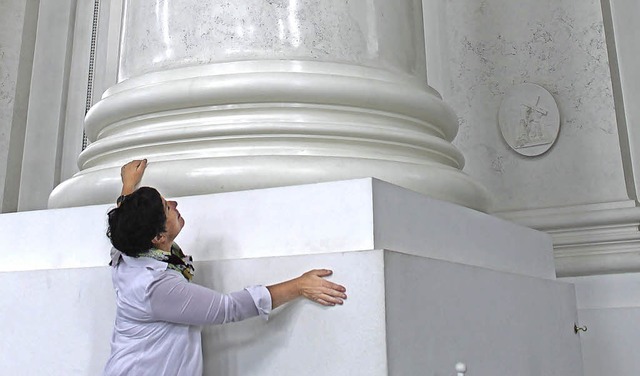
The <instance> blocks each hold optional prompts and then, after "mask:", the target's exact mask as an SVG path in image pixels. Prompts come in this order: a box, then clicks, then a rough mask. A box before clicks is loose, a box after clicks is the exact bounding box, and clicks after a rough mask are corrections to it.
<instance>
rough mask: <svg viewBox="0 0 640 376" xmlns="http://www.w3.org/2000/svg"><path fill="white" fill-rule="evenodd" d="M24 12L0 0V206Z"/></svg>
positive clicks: (18, 2)
mask: <svg viewBox="0 0 640 376" xmlns="http://www.w3.org/2000/svg"><path fill="white" fill-rule="evenodd" d="M24 11H25V4H24V1H22V0H0V204H1V203H2V199H3V195H4V182H5V179H6V170H7V161H8V153H9V138H10V136H11V123H12V119H13V109H14V99H15V91H16V81H17V78H18V63H19V60H20V45H21V42H22V38H21V37H22V25H23V22H24Z"/></svg>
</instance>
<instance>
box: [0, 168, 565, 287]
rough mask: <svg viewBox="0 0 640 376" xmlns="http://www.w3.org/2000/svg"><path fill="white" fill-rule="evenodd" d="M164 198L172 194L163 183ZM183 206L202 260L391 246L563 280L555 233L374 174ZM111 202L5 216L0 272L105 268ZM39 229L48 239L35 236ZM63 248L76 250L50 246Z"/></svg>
mask: <svg viewBox="0 0 640 376" xmlns="http://www.w3.org/2000/svg"><path fill="white" fill-rule="evenodd" d="M114 179H116V178H114ZM116 180H117V179H116ZM156 182H158V183H161V178H160V177H155V178H154V175H153V174H147V175H145V177H144V179H143V181H142V185H150V186H156V184H155V183H156ZM160 192H161V193H163V194H165V195H166V196H167V197H171V196H172V195H171V194H167V193H166V192H165V191H164V190H163V189H162V187H161V186H160ZM117 195H118V191H117V190H114V191H112V192H111V197H116V196H117ZM177 201H178V203H179V210H180V212H181V213H182V215H183V217H184V218H185V220H186V222H187V225H186V227H185V229H184V230H183V231H182V233H181V234H180V237H179V238H178V239H177V241H178V243H179V244H180V245H181V246H182V247H183V248H184V249H188V250H189V252H191V253H192V254H193V255H194V257H195V258H196V259H197V260H220V259H237V258H252V257H264V256H287V255H295V254H300V253H304V254H315V253H325V252H345V251H349V250H366V249H374V248H376V249H382V248H384V249H390V250H395V251H401V252H407V253H411V254H416V255H420V256H425V257H432V258H437V259H442V260H448V261H452V262H460V263H465V264H470V265H476V266H480V267H484V268H488V269H494V270H500V271H507V272H513V273H519V274H524V275H529V276H535V277H539V278H547V279H553V278H555V269H554V263H553V253H552V247H551V238H550V237H549V236H548V235H546V234H544V233H541V232H538V231H534V230H531V229H528V228H525V227H522V226H518V225H515V224H513V223H510V222H507V221H503V220H501V219H498V218H496V217H493V216H490V215H487V214H484V213H481V212H478V211H475V210H471V209H468V208H464V207H461V206H457V205H453V204H450V203H447V202H442V201H438V200H434V199H432V198H429V197H425V196H423V195H420V194H418V193H415V192H412V191H409V190H407V189H404V188H400V187H397V186H393V185H391V184H388V183H385V182H382V181H377V180H374V179H370V178H367V179H357V180H348V181H339V182H329V183H320V184H308V185H301V186H291V187H281V188H271V189H261V190H249V191H242V192H230V193H221V194H209V195H202V196H191V197H181V198H179V199H178V200H177ZM112 206H113V205H102V206H88V207H80V208H69V209H56V210H46V211H39V212H33V213H15V214H8V215H2V216H0V227H1V228H3V229H6V230H7V231H3V232H2V233H1V234H0V242H4V243H5V244H12V245H13V248H14V250H15V251H14V252H11V253H9V254H7V255H6V257H8V259H7V262H5V263H3V264H0V270H5V271H11V270H32V269H46V268H65V267H67V268H68V267H92V266H100V265H104V264H105V263H106V262H108V254H107V252H106V251H105V250H106V249H108V248H109V245H108V241H107V239H106V237H105V236H104V233H105V230H106V223H105V222H106V213H107V211H108V210H109V208H110V207H112ZM59 229H73V230H72V231H73V232H74V234H77V235H74V236H72V237H69V234H68V233H67V232H66V231H60V230H59ZM32 233H38V234H41V235H42V234H47V236H38V237H35V238H33V237H32V236H30V234H32ZM487 234H492V236H488V235H487ZM59 242H63V243H65V244H67V245H68V247H65V248H61V249H59V248H55V249H48V245H49V244H51V243H59ZM2 268H4V269H2ZM16 268H17V269H16Z"/></svg>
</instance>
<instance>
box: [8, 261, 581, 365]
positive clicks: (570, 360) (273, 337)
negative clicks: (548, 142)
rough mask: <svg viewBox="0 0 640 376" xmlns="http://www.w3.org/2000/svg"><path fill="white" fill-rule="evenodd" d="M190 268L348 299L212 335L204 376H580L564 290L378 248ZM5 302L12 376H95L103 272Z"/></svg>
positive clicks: (54, 278) (14, 292) (102, 347)
mask: <svg viewBox="0 0 640 376" xmlns="http://www.w3.org/2000/svg"><path fill="white" fill-rule="evenodd" d="M195 267H196V281H197V282H198V283H200V284H203V285H205V286H210V287H213V288H216V289H219V290H222V291H227V292H229V291H234V290H237V289H240V288H242V287H244V286H247V285H253V284H257V283H264V284H272V283H276V282H279V281H281V280H283V279H287V278H292V277H295V276H297V275H299V274H300V273H301V272H303V271H306V270H308V269H311V268H317V267H325V268H330V269H332V270H333V271H334V275H333V276H332V277H331V280H333V281H336V282H339V283H341V284H344V285H345V286H346V287H347V289H348V299H347V300H346V302H345V304H344V305H343V306H338V307H332V308H324V307H321V306H319V305H316V304H314V303H312V302H309V301H305V300H298V301H296V302H294V303H292V304H288V305H285V306H284V307H282V308H279V309H276V310H275V311H274V312H273V313H272V314H271V317H270V319H269V321H262V320H259V319H251V320H248V321H244V322H240V323H234V324H230V325H226V326H214V327H206V328H205V329H204V333H203V356H204V368H205V371H204V374H206V375H211V374H222V375H229V376H254V375H255V376H272V375H273V376H275V375H287V376H288V375H309V376H314V375H327V374H330V375H344V376H347V375H372V376H386V375H419V374H423V373H424V371H425V370H429V371H432V372H437V373H441V374H450V373H451V371H452V370H453V369H454V366H455V364H456V363H457V362H459V361H464V362H465V363H466V364H467V366H468V367H469V370H470V371H471V370H473V372H474V374H475V375H479V376H495V375H509V374H514V375H530V376H537V375H562V376H581V375H582V368H581V364H580V347H579V337H578V336H576V335H575V334H573V323H574V321H576V311H575V298H574V291H573V287H572V286H571V285H569V284H565V283H559V282H556V281H551V280H543V279H538V278H531V277H524V276H519V275H516V274H512V273H500V272H495V271H491V270H486V269H482V268H476V267H470V266H467V265H461V264H456V263H449V262H444V261H437V260H432V259H428V258H423V257H416V256H409V255H406V254H402V253H396V252H389V251H381V250H371V251H362V252H346V253H331V254H316V255H301V256H289V257H261V258H252V259H242V260H225V261H208V262H197V263H196V265H195ZM25 289H27V290H28V292H29V293H28V294H25V291H26V290H25ZM0 293H1V294H2V296H3V297H4V299H6V300H7V301H12V302H15V304H5V305H2V308H0V313H2V316H3V317H5V316H8V317H11V318H12V319H11V320H2V321H1V322H0V330H1V331H2V333H3V334H5V335H8V336H10V338H12V340H11V341H2V342H0V350H1V351H0V360H1V361H2V364H3V369H4V371H5V372H9V373H11V374H16V373H19V374H39V373H40V371H41V370H42V369H43V367H46V369H47V375H51V376H62V375H64V376H70V375H89V374H91V375H94V374H99V373H100V372H101V369H102V367H103V366H104V363H105V362H106V359H107V357H108V354H109V338H110V335H111V330H112V327H113V319H114V310H115V303H114V297H113V291H112V288H111V284H110V276H109V267H107V266H102V267H99V268H80V269H65V270H42V271H30V272H12V273H0ZM43 318H51V319H43ZM52 320H54V321H55V323H56V325H51V322H52ZM532 330H534V331H535V333H532ZM61 338H64V340H60V339H61ZM69 354H73V359H72V360H69Z"/></svg>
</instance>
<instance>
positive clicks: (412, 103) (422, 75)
mask: <svg viewBox="0 0 640 376" xmlns="http://www.w3.org/2000/svg"><path fill="white" fill-rule="evenodd" d="M120 49H121V51H120V62H119V71H118V72H119V73H118V75H119V79H118V81H119V82H118V83H117V84H116V85H115V86H113V87H111V88H109V89H108V90H107V91H106V92H105V94H104V96H103V98H102V100H101V101H99V102H98V103H96V104H95V105H94V106H93V107H92V109H91V110H90V111H89V113H88V115H87V117H86V120H85V131H86V134H87V137H88V138H89V140H90V141H91V144H90V145H89V146H88V147H87V149H86V150H85V151H84V152H83V153H82V154H81V155H80V157H79V161H78V163H79V167H80V170H81V171H80V172H79V173H78V174H76V175H75V176H74V177H72V178H71V179H69V180H67V181H66V182H63V183H62V184H61V185H60V186H58V187H57V188H56V190H54V192H53V193H52V194H51V197H50V199H49V206H50V207H65V206H77V205H88V204H96V203H104V202H110V201H112V200H113V197H114V195H115V194H117V191H118V188H117V187H118V186H119V173H118V169H119V167H120V166H121V165H122V164H123V163H124V162H126V161H128V160H130V159H133V158H143V157H146V158H148V159H149V161H150V165H149V167H148V170H147V174H146V176H145V181H144V182H143V183H145V184H148V185H153V186H156V187H158V188H159V189H160V190H161V191H162V192H163V193H164V194H165V195H167V196H174V197H175V196H184V195H194V194H203V193H214V192H225V191H236V190H244V189H252V188H263V187H272V186H284V185H292V184H301V183H310V182H320V181H330V180H341V179H350V178H359V177H367V176H373V177H376V178H379V179H382V180H386V181H389V182H391V183H394V184H397V185H400V186H403V187H406V188H409V189H411V190H414V191H418V192H421V193H425V194H427V195H430V196H432V197H436V198H439V199H443V200H447V201H451V202H454V203H457V204H460V205H463V206H467V207H471V208H474V209H479V210H484V211H486V210H488V208H489V197H488V194H487V192H486V191H485V189H484V188H483V187H482V186H480V185H479V184H477V183H476V182H475V181H474V180H472V179H471V178H469V177H468V176H467V175H465V174H464V173H462V171H461V170H462V167H463V164H464V158H463V156H462V154H461V153H460V152H459V151H458V150H457V149H456V148H455V147H454V146H453V145H452V144H451V141H452V140H453V138H454V137H455V135H456V133H457V129H458V120H457V116H456V114H455V113H454V112H453V111H452V110H451V108H450V107H449V106H448V105H446V104H445V103H444V102H443V101H442V100H441V97H440V95H439V94H438V93H437V92H436V91H435V90H433V89H431V88H430V87H428V86H427V84H426V67H425V51H424V36H423V22H422V8H421V1H420V0H402V1H389V0H325V1H321V2H319V1H312V0H274V1H264V0H243V1H234V2H231V1H229V2H198V1H193V0H191V1H180V2H171V1H160V0H158V1H144V2H140V1H135V2H134V1H131V0H127V1H126V2H125V9H124V17H123V24H122V41H121V46H120Z"/></svg>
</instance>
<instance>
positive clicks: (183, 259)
mask: <svg viewBox="0 0 640 376" xmlns="http://www.w3.org/2000/svg"><path fill="white" fill-rule="evenodd" d="M137 257H150V258H152V259H155V260H158V261H162V262H166V263H167V264H168V265H167V269H173V270H177V271H179V272H180V273H182V275H183V276H184V277H185V278H186V279H187V280H188V281H191V280H192V279H193V274H194V272H195V269H194V268H193V259H192V258H191V256H187V255H185V254H184V253H183V252H182V249H180V247H179V246H178V245H177V244H176V243H173V244H172V245H171V252H165V251H163V250H161V249H157V248H151V249H150V250H148V251H147V252H145V253H141V254H139V255H138V256H137Z"/></svg>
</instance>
